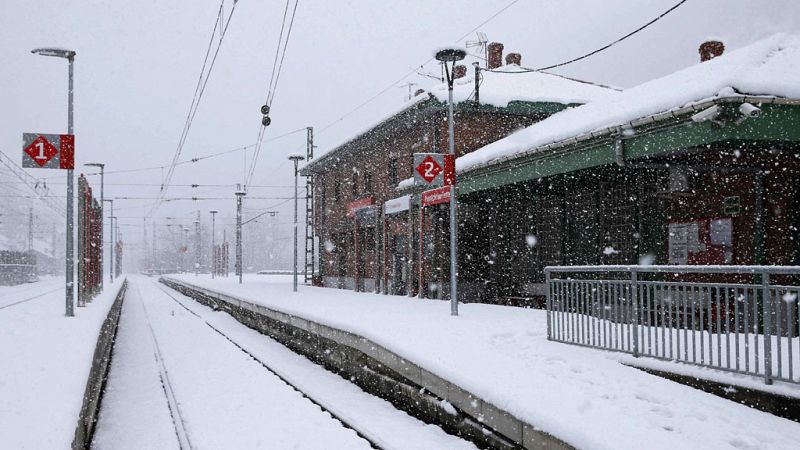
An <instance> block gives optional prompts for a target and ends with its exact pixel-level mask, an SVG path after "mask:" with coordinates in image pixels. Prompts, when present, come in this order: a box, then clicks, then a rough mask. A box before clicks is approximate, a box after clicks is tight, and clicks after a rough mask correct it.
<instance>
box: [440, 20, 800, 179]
mask: <svg viewBox="0 0 800 450" xmlns="http://www.w3.org/2000/svg"><path fill="white" fill-rule="evenodd" d="M797 73H800V36H796V35H786V34H776V35H773V36H771V37H769V38H767V39H764V40H761V41H758V42H756V43H754V44H751V45H749V46H747V47H744V48H741V49H739V50H735V51H732V52H730V53H727V54H724V55H722V56H720V57H717V58H714V59H713V60H710V61H707V62H704V63H700V64H696V65H694V66H691V67H688V68H686V69H683V70H680V71H678V72H675V73H672V74H670V75H667V76H665V77H662V78H658V79H655V80H652V81H648V82H646V83H643V84H640V85H639V86H636V87H633V88H631V89H627V90H625V91H623V92H621V93H618V94H617V95H613V96H608V97H606V98H604V99H602V100H599V101H596V102H592V103H589V104H587V105H584V106H579V107H576V108H570V109H567V110H565V111H562V112H559V113H557V114H554V115H552V116H550V117H549V118H547V119H545V120H543V121H541V122H538V123H535V124H533V125H531V126H529V127H527V128H525V129H522V130H520V131H518V132H516V133H513V134H511V135H509V136H507V137H505V138H504V139H500V140H498V141H496V142H493V143H491V144H489V145H487V146H485V147H483V148H481V149H479V150H477V151H474V152H472V153H469V154H467V155H464V156H462V157H460V158H458V160H457V162H456V169H457V170H458V171H459V172H465V171H468V170H472V169H475V168H477V167H480V166H484V165H488V164H491V163H492V162H496V161H497V160H500V159H507V158H509V157H514V156H518V155H521V154H524V153H529V152H531V151H534V150H535V149H536V148H538V147H541V146H544V145H548V144H552V143H555V142H560V141H563V140H566V139H569V138H574V137H577V136H579V135H581V134H585V133H589V132H592V131H597V130H601V129H605V128H608V127H615V126H621V125H623V124H626V123H629V122H632V121H634V120H636V119H640V118H643V117H647V116H651V115H654V114H658V113H663V112H666V111H670V110H675V109H678V108H681V107H684V106H687V105H689V104H693V103H697V102H700V101H704V100H709V99H714V98H721V97H734V96H739V95H759V96H771V97H784V98H792V99H800V78H798V77H797ZM509 76H511V75H509ZM483 95H484V94H483V89H481V97H483Z"/></svg>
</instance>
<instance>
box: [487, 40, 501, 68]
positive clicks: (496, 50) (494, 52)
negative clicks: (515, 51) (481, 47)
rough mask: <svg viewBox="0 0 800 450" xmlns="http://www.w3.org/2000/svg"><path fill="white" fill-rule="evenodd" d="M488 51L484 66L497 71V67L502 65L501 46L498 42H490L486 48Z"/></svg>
mask: <svg viewBox="0 0 800 450" xmlns="http://www.w3.org/2000/svg"><path fill="white" fill-rule="evenodd" d="M488 50H489V60H488V61H486V64H487V65H488V67H489V70H492V69H497V68H498V67H500V66H502V65H503V44H501V43H499V42H492V43H491V44H489V46H488Z"/></svg>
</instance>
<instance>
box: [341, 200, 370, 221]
mask: <svg viewBox="0 0 800 450" xmlns="http://www.w3.org/2000/svg"><path fill="white" fill-rule="evenodd" d="M374 201H375V200H374V199H373V198H372V197H364V198H360V199H358V200H354V201H352V202H350V203H348V204H347V217H354V216H355V215H356V211H358V210H359V209H362V208H366V207H368V206H371V205H372V203H373V202H374Z"/></svg>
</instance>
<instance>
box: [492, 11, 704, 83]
mask: <svg viewBox="0 0 800 450" xmlns="http://www.w3.org/2000/svg"><path fill="white" fill-rule="evenodd" d="M687 1H688V0H681V1H679V2H678V3H676V4H675V5H673V6H672V7H670V8H669V9H667V10H666V11H664V12H663V13H661V14H659V15H658V16H657V17H656V18H654V19H653V20H651V21H649V22H647V23H646V24H644V25H642V26H640V27H639V28H637V29H635V30H633V31H631V32H630V33H628V34H626V35H625V36H622V37H621V38H618V39H616V40H614V41H612V42H610V43H608V44H606V45H604V46H602V47H600V48H597V49H595V50H592V51H591V52H589V53H585V54H583V55H581V56H578V57H576V58H572V59H570V60H567V61H564V62H560V63H558V64H552V65H549V66H545V67H539V68H538V69H529V68H524V70H518V71H514V72H507V71H496V70H488V69H482V70H486V71H488V72H497V73H506V74H516V73H528V72H541V71H543V70H550V69H554V68H556V67H562V66H566V65H568V64H572V63H574V62H578V61H580V60H583V59H586V58H588V57H590V56H593V55H596V54H598V53H600V52H602V51H604V50H607V49H609V48H611V47H613V46H614V45H616V44H619V43H620V42H622V41H624V40H625V39H628V38H629V37H631V36H633V35H634V34H636V33H638V32H640V31H642V30H644V29H645V28H647V27H649V26H650V25H652V24H654V23H656V22H658V21H659V20H661V19H662V18H663V17H664V16H666V15H667V14H669V13H671V12H672V11H675V10H676V9H678V7H680V6H681V5H683V4H684V3H686V2H687Z"/></svg>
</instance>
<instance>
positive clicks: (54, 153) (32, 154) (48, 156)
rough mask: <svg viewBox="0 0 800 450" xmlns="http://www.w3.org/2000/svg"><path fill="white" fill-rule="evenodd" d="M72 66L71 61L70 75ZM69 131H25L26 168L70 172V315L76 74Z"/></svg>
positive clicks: (68, 297)
mask: <svg viewBox="0 0 800 450" xmlns="http://www.w3.org/2000/svg"><path fill="white" fill-rule="evenodd" d="M71 69H72V65H71V64H70V74H71V73H72V72H71ZM68 129H69V131H68V134H44V133H23V134H22V167H25V168H33V169H56V170H66V171H67V249H66V274H65V275H66V315H67V317H72V316H74V315H75V312H74V310H73V306H74V304H73V290H74V275H73V271H74V267H75V261H74V260H75V256H74V253H73V252H74V249H73V236H72V231H73V223H72V214H73V213H72V209H73V199H72V197H73V186H72V184H73V180H72V178H73V177H72V171H73V169H75V135H73V134H72V77H71V76H70V78H69V116H68Z"/></svg>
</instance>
